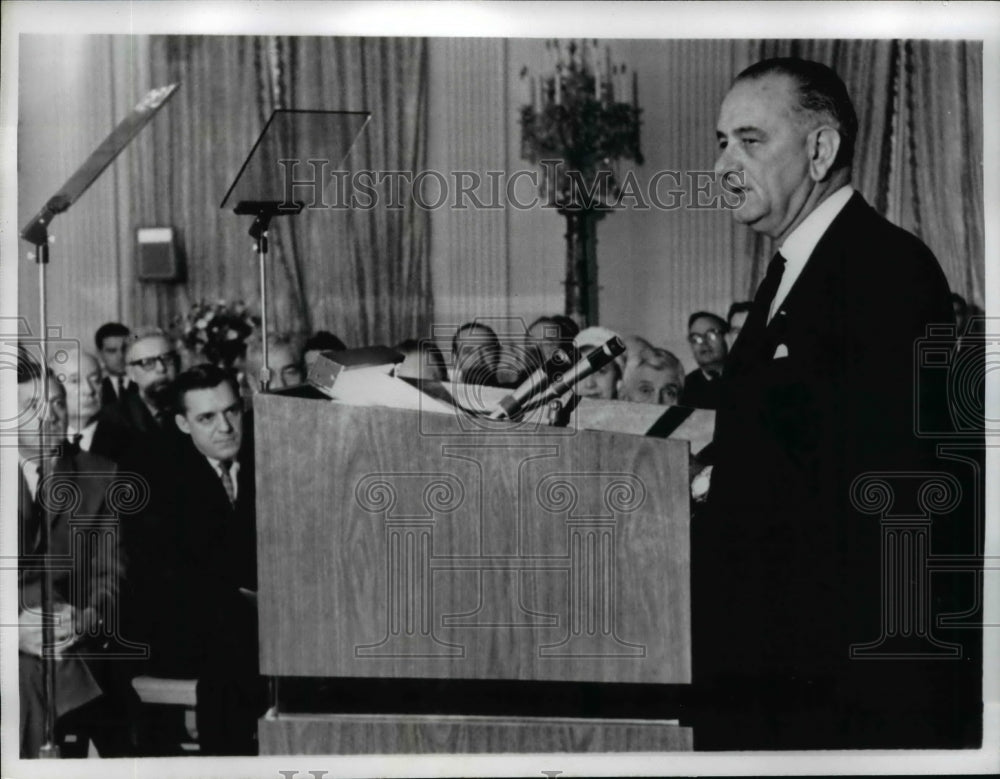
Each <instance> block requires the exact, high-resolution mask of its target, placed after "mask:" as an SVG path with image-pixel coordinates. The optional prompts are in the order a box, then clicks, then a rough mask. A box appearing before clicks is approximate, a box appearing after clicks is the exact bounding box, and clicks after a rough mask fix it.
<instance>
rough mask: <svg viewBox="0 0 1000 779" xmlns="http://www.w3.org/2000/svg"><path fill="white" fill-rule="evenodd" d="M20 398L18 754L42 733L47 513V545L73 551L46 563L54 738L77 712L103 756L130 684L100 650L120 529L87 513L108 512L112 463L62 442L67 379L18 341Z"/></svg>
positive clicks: (119, 749) (125, 748) (113, 739)
mask: <svg viewBox="0 0 1000 779" xmlns="http://www.w3.org/2000/svg"><path fill="white" fill-rule="evenodd" d="M43 381H45V382H47V383H48V392H49V398H48V416H47V419H46V423H45V430H44V432H43V431H42V430H41V429H40V424H39V418H40V416H41V412H42V406H43V404H44V400H43V398H42V394H43V393H42V382H43ZM17 399H18V407H19V415H18V417H19V418H20V419H22V420H25V421H24V422H23V423H22V424H21V426H20V428H19V430H18V456H19V460H20V469H19V477H20V478H19V480H20V503H19V530H20V544H19V549H20V555H19V566H18V567H19V576H18V595H19V598H20V600H19V613H18V625H19V650H20V651H19V661H20V662H19V678H20V710H21V734H20V743H21V757H38V756H39V750H40V748H41V747H42V745H43V741H44V737H45V733H44V730H45V727H44V722H45V711H46V706H47V702H46V698H45V691H44V685H43V667H42V664H43V661H42V659H41V655H42V627H41V609H42V592H41V591H42V578H43V568H42V560H41V558H40V554H41V552H42V549H41V548H40V546H39V544H40V542H41V537H42V535H41V534H42V527H43V526H42V522H44V521H46V520H47V527H48V551H49V554H52V555H56V556H60V557H63V558H64V559H65V558H68V559H70V560H71V564H70V566H69V567H66V566H65V565H60V566H59V567H58V568H56V569H55V570H54V571H53V573H52V586H53V590H52V592H53V603H54V607H55V612H56V614H57V615H58V616H59V622H58V624H57V625H55V627H54V629H53V638H54V644H53V646H54V650H55V653H56V657H57V659H56V660H55V663H54V673H55V691H56V699H55V706H56V708H55V712H54V714H53V716H54V717H55V718H56V739H57V741H58V738H59V736H58V734H59V732H60V731H64V730H65V729H66V726H67V723H68V721H69V720H71V719H73V720H75V721H76V723H77V726H79V727H74V730H76V731H78V732H83V733H85V735H87V736H89V737H91V738H93V740H94V743H95V746H96V747H97V749H98V752H99V753H100V754H101V756H103V757H115V756H122V755H127V754H129V753H130V751H131V750H130V748H129V739H128V736H127V732H128V729H127V725H126V721H127V720H126V715H125V708H126V705H127V704H126V700H127V694H126V693H124V692H122V689H121V685H116V684H115V683H114V680H115V679H116V678H119V677H117V676H115V675H113V674H112V673H111V671H112V670H114V669H112V668H111V667H110V663H112V662H114V661H112V660H110V659H108V658H102V657H101V656H100V655H101V654H102V650H103V649H104V648H105V647H106V645H107V644H108V641H109V639H110V638H111V636H110V633H109V630H112V629H113V626H114V625H115V624H116V621H115V609H116V603H117V597H118V592H119V572H120V560H119V551H118V550H119V544H118V534H117V532H111V533H99V534H97V535H96V536H95V535H94V534H93V533H92V532H91V531H92V529H93V528H91V527H88V526H87V523H86V520H87V518H88V517H93V518H101V519H102V520H104V521H106V518H107V517H109V516H110V515H111V512H110V511H109V509H108V505H107V501H108V498H109V494H110V493H109V490H110V489H111V487H112V486H113V485H114V484H115V478H116V477H115V466H114V464H113V463H111V462H109V461H108V460H105V459H103V458H101V457H96V456H94V455H92V454H88V453H87V452H81V451H79V450H77V449H75V448H72V447H69V446H67V444H66V421H67V415H66V394H65V392H64V390H63V387H62V385H61V384H60V383H59V382H58V381H56V380H55V378H54V377H53V376H52V374H51V373H48V372H47V371H46V372H45V374H44V378H43V371H42V368H41V366H40V365H39V363H38V362H36V361H35V360H34V359H33V358H32V357H30V356H29V355H28V354H27V353H26V352H24V351H23V350H19V352H18V361H17ZM68 496H69V497H71V498H72V499H71V500H67V497H68ZM115 530H117V529H115ZM80 550H83V553H82V555H81V551H80ZM81 584H82V586H81ZM84 748H85V746H84Z"/></svg>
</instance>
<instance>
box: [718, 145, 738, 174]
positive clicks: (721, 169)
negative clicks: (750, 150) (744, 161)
mask: <svg viewBox="0 0 1000 779" xmlns="http://www.w3.org/2000/svg"><path fill="white" fill-rule="evenodd" d="M713 170H714V171H715V175H716V176H718V177H722V176H725V175H726V174H727V173H730V172H733V170H734V166H733V162H732V160H731V159H730V157H729V150H728V147H727V148H726V149H720V150H719V156H718V157H716V158H715V167H714V168H713Z"/></svg>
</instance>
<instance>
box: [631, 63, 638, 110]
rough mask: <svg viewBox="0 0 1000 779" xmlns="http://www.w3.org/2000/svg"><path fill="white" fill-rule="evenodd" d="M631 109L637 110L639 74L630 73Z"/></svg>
mask: <svg viewBox="0 0 1000 779" xmlns="http://www.w3.org/2000/svg"><path fill="white" fill-rule="evenodd" d="M632 107H633V108H636V109H638V108H639V74H638V73H636V72H635V71H634V70H633V71H632Z"/></svg>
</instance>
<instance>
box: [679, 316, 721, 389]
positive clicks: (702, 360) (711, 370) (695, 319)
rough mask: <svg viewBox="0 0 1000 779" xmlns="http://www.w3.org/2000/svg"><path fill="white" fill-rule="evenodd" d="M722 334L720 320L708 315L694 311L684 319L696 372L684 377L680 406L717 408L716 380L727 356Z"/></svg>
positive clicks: (717, 386) (718, 386) (719, 376)
mask: <svg viewBox="0 0 1000 779" xmlns="http://www.w3.org/2000/svg"><path fill="white" fill-rule="evenodd" d="M726 330H727V325H726V323H725V321H723V319H722V317H720V316H716V315H715V314H712V313H710V312H708V311H696V312H695V313H693V314H691V316H690V317H689V318H688V343H689V344H691V354H693V355H694V359H695V362H697V363H698V369H697V370H695V371H692V372H691V374H690V375H689V376H688V377H687V380H686V382H685V384H684V393H683V395H682V396H681V405H682V406H691V407H692V408H718V406H719V388H720V382H719V380H720V379H721V378H722V372H723V370H724V369H725V367H726V355H727V354H728V353H729V347H728V346H727V344H726V338H725V336H726Z"/></svg>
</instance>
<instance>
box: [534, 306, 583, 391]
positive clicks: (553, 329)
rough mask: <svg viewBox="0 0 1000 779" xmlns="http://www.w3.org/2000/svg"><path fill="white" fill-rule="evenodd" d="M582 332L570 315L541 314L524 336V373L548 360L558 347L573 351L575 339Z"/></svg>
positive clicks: (568, 351)
mask: <svg viewBox="0 0 1000 779" xmlns="http://www.w3.org/2000/svg"><path fill="white" fill-rule="evenodd" d="M579 333H580V328H579V327H578V326H577V324H576V322H574V321H573V320H572V319H570V318H569V317H568V316H561V315H556V316H540V317H538V319H536V320H535V321H534V322H532V323H531V326H530V327H529V328H528V331H527V333H525V337H524V351H525V355H526V363H527V364H526V365H525V370H524V375H525V376H527V375H528V374H530V373H532V372H533V371H534V370H535V369H537V368H538V367H539V366H540V365H543V364H544V363H545V361H546V360H548V359H549V358H550V357H551V356H552V353H553V352H555V350H556V349H563V350H565V351H566V353H567V354H569V355H572V353H573V339H574V338H576V336H577V335H579Z"/></svg>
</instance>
